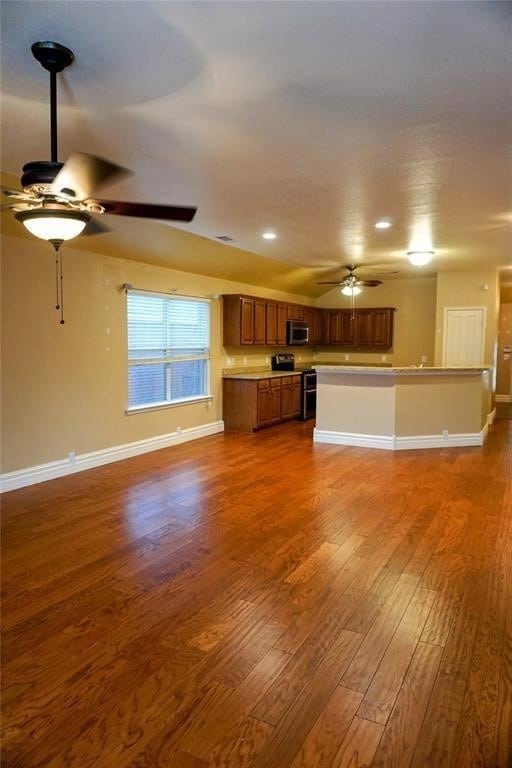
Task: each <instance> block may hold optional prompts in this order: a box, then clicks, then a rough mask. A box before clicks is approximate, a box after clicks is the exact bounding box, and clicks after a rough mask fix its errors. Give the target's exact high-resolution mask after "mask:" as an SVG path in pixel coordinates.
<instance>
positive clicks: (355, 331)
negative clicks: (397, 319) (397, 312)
mask: <svg viewBox="0 0 512 768" xmlns="http://www.w3.org/2000/svg"><path fill="white" fill-rule="evenodd" d="M393 312H394V309H393V308H392V307H382V308H371V309H355V310H354V312H352V310H351V309H340V310H336V309H328V310H326V332H325V340H324V343H325V344H330V345H336V346H339V347H355V348H362V349H368V348H370V349H373V348H380V349H391V347H392V346H393Z"/></svg>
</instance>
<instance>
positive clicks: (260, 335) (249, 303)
mask: <svg viewBox="0 0 512 768" xmlns="http://www.w3.org/2000/svg"><path fill="white" fill-rule="evenodd" d="M223 302H224V308H223V318H224V322H223V340H224V346H225V347H239V346H240V345H246V344H251V345H261V346H264V345H265V344H266V343H267V341H266V306H265V300H264V299H256V298H252V297H249V296H231V295H227V296H223Z"/></svg>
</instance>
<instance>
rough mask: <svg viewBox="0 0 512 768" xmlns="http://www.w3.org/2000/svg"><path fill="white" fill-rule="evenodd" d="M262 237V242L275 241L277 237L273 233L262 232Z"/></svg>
mask: <svg viewBox="0 0 512 768" xmlns="http://www.w3.org/2000/svg"><path fill="white" fill-rule="evenodd" d="M262 237H263V239H264V240H275V239H276V237H277V235H276V233H275V232H264V233H263V235H262Z"/></svg>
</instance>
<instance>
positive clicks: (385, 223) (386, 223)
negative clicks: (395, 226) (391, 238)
mask: <svg viewBox="0 0 512 768" xmlns="http://www.w3.org/2000/svg"><path fill="white" fill-rule="evenodd" d="M390 226H391V221H390V220H389V219H380V220H379V221H377V222H376V223H375V229H389V228H390Z"/></svg>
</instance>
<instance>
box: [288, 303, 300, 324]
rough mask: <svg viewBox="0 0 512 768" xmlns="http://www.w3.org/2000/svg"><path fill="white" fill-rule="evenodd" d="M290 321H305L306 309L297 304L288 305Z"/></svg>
mask: <svg viewBox="0 0 512 768" xmlns="http://www.w3.org/2000/svg"><path fill="white" fill-rule="evenodd" d="M287 317H288V320H300V321H302V320H304V307H299V306H298V305H297V304H288V315H287Z"/></svg>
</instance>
